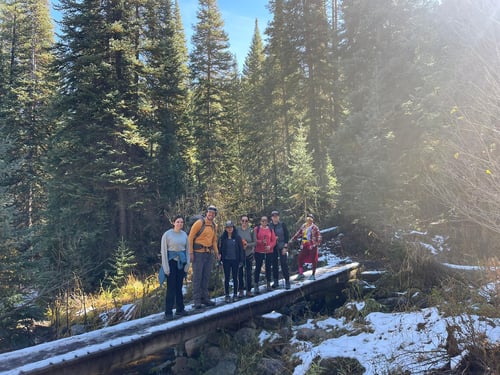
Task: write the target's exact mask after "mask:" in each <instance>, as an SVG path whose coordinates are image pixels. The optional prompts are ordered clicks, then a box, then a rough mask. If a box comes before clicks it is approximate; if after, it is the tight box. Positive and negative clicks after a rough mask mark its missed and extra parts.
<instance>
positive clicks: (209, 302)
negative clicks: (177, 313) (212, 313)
mask: <svg viewBox="0 0 500 375" xmlns="http://www.w3.org/2000/svg"><path fill="white" fill-rule="evenodd" d="M202 304H203V305H205V306H215V302H214V301H211V300H208V301H203V302H202Z"/></svg>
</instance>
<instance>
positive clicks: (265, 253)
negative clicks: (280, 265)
mask: <svg viewBox="0 0 500 375" xmlns="http://www.w3.org/2000/svg"><path fill="white" fill-rule="evenodd" d="M254 233H255V271H254V282H255V285H254V291H255V294H259V279H260V271H261V268H262V264H263V263H264V262H265V265H266V268H265V270H266V271H265V272H266V282H267V290H268V291H270V290H271V263H272V258H273V251H274V246H276V235H275V234H274V231H273V230H272V229H271V228H269V221H268V219H267V216H262V218H261V219H260V225H258V226H256V227H255V229H254Z"/></svg>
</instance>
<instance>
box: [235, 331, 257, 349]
mask: <svg viewBox="0 0 500 375" xmlns="http://www.w3.org/2000/svg"><path fill="white" fill-rule="evenodd" d="M233 339H234V341H235V342H236V344H238V345H240V346H248V345H252V344H255V343H256V342H257V331H256V330H255V329H254V328H249V327H243V328H241V329H239V330H238V331H237V332H236V333H235V334H234V337H233Z"/></svg>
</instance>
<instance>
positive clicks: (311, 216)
mask: <svg viewBox="0 0 500 375" xmlns="http://www.w3.org/2000/svg"><path fill="white" fill-rule="evenodd" d="M306 217H310V218H311V219H313V220H314V215H313V214H307V216H306Z"/></svg>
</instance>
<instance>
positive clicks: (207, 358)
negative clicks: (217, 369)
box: [203, 346, 223, 368]
mask: <svg viewBox="0 0 500 375" xmlns="http://www.w3.org/2000/svg"><path fill="white" fill-rule="evenodd" d="M222 357H223V353H222V349H221V348H220V347H218V346H210V347H208V348H207V349H205V350H203V364H204V365H205V368H211V367H214V366H216V365H217V363H219V361H220V360H221V358H222Z"/></svg>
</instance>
